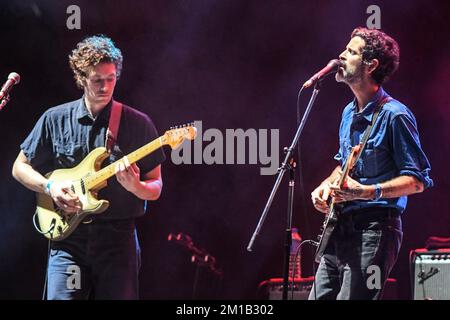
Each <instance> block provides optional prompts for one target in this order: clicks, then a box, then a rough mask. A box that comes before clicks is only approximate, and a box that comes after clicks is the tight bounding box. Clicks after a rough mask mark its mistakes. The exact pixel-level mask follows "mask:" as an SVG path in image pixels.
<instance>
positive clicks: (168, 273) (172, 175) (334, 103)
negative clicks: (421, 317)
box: [0, 0, 450, 299]
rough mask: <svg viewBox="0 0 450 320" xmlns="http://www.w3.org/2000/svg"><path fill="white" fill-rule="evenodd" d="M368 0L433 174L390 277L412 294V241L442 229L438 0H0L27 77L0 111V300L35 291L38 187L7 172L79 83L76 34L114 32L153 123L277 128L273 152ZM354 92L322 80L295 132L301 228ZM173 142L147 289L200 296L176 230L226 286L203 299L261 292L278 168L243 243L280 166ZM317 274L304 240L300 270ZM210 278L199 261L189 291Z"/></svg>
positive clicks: (9, 44)
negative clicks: (218, 157) (73, 58)
mask: <svg viewBox="0 0 450 320" xmlns="http://www.w3.org/2000/svg"><path fill="white" fill-rule="evenodd" d="M70 4H77V5H78V6H80V8H81V30H68V29H67V27H66V19H67V18H68V16H69V15H68V14H67V13H66V8H67V7H68V6H69V5H70ZM371 4H377V5H379V6H380V8H381V27H382V29H383V30H385V31H386V32H387V33H388V34H390V35H392V36H393V37H394V38H396V39H397V40H398V42H399V44H400V47H401V63H400V69H399V71H398V72H397V74H396V75H395V76H394V77H393V78H392V79H391V81H390V82H389V83H387V84H386V86H385V89H386V90H387V91H388V92H389V93H390V94H391V95H393V96H394V97H395V98H397V99H398V100H400V101H402V102H403V103H405V104H406V105H408V106H409V107H410V108H411V110H412V111H413V112H414V114H415V116H416V118H417V120H418V124H419V130H420V134H421V141H422V144H423V147H424V150H425V152H426V153H427V155H428V157H429V160H430V162H431V164H432V172H431V174H432V178H433V179H434V182H435V187H434V188H432V189H430V190H427V191H426V192H425V193H423V194H419V195H415V196H413V197H410V198H409V200H410V201H409V204H408V208H407V211H406V213H405V215H404V220H403V221H404V232H405V236H404V242H403V247H402V250H401V253H400V256H399V259H398V262H397V264H396V266H395V268H394V270H393V272H392V274H391V277H393V278H396V279H397V280H398V283H399V297H400V298H402V299H408V298H409V297H410V284H409V279H410V278H409V269H408V254H409V251H410V250H411V249H415V248H420V247H423V246H424V243H425V240H426V239H427V237H429V236H430V235H437V236H449V237H450V230H449V229H450V228H449V226H450V215H449V214H448V210H447V203H448V202H447V200H448V193H449V191H450V186H449V182H448V178H449V174H448V170H447V165H448V163H449V160H450V157H449V156H450V148H449V143H448V141H449V136H450V127H449V119H450V112H449V111H448V110H447V109H448V107H449V105H448V87H449V78H448V74H449V69H450V55H449V53H450V42H449V41H448V30H449V22H448V21H449V18H448V16H449V13H450V6H449V5H448V2H447V1H237V0H226V1H225V0H223V1H215V0H196V1H194V0H191V1H187V0H185V1H182V0H180V1H167V0H164V1H163V0H161V1H153V0H152V1H132V0H129V1H72V0H71V1H65V0H64V1H29V0H26V1H8V2H6V1H2V2H1V7H0V19H1V20H0V21H1V22H0V26H1V28H0V37H1V44H2V45H1V50H0V61H1V64H0V78H1V79H3V80H2V82H3V81H4V80H6V78H7V76H8V74H9V73H10V72H12V71H16V72H18V73H19V74H20V75H21V77H22V80H21V82H20V84H19V85H17V86H16V87H15V88H14V90H13V92H12V100H11V101H10V102H9V104H8V105H7V106H6V108H5V109H4V110H3V111H2V112H1V113H0V137H1V141H2V143H1V144H2V156H1V157H0V177H1V183H0V238H1V240H0V257H1V258H0V298H3V299H39V298H40V297H41V291H42V286H43V282H44V272H45V264H46V250H47V242H46V241H45V239H44V238H43V237H42V236H40V235H39V234H38V233H37V232H36V231H35V230H34V228H33V226H32V221H31V217H32V214H33V212H34V205H35V204H34V194H33V193H32V192H30V191H28V190H27V189H25V188H24V187H22V186H21V185H20V184H19V183H17V182H16V181H15V180H13V178H12V177H11V167H12V164H13V161H14V159H15V157H16V156H17V154H18V152H19V144H20V143H21V142H22V141H23V140H24V138H25V137H26V136H27V134H28V133H29V131H30V130H31V129H32V127H33V125H34V123H35V122H36V120H37V119H38V117H39V116H40V115H41V114H42V113H43V112H44V111H45V110H46V109H47V108H49V107H51V106H54V105H57V104H60V103H63V102H66V101H70V100H74V99H77V98H78V97H80V95H81V94H82V92H81V91H79V90H78V89H77V88H76V86H75V83H74V81H73V78H72V72H71V70H70V69H69V66H68V58H67V56H68V54H69V53H70V51H71V50H72V49H73V48H74V47H75V44H76V43H77V42H79V41H80V40H82V39H83V38H84V37H85V36H88V35H92V34H98V33H103V34H106V35H108V36H110V37H111V38H112V39H113V40H114V41H115V43H116V45H117V46H118V47H119V48H120V49H121V50H122V53H123V55H124V69H123V74H122V78H121V79H120V81H119V82H118V84H117V87H116V92H115V97H116V98H117V99H118V100H121V101H123V102H125V103H127V104H129V105H132V106H135V107H136V108H137V109H139V110H142V111H143V112H146V113H147V114H149V115H150V116H151V117H152V119H153V120H154V122H155V123H156V125H157V127H158V129H159V131H160V133H163V132H164V131H165V130H167V129H168V128H169V127H171V126H173V125H178V124H182V123H186V122H189V121H193V120H202V121H203V129H204V130H206V129H207V128H218V129H220V130H222V131H223V132H224V131H225V128H231V129H234V128H243V129H245V130H246V129H249V128H255V129H260V128H261V129H262V128H265V129H271V128H277V129H280V149H281V148H282V147H283V146H285V145H288V144H289V143H290V141H291V139H292V136H293V135H294V132H295V129H296V121H295V118H296V95H297V90H298V89H299V86H300V85H301V83H303V81H305V80H306V79H307V78H308V77H309V76H310V75H312V74H313V73H314V72H316V71H317V70H319V69H320V68H321V67H323V66H324V65H325V64H326V63H327V62H328V61H329V60H330V59H332V58H336V57H337V56H338V54H339V53H340V52H341V51H342V50H343V49H344V47H345V45H346V44H347V42H348V41H349V39H350V38H349V35H350V33H351V31H352V30H353V28H354V27H356V26H360V25H365V24H366V20H367V18H368V17H369V14H367V13H366V8H367V7H368V6H369V5H371ZM309 94H310V91H306V92H305V95H304V96H303V99H302V111H303V109H304V107H305V106H306V102H307V97H308V96H309ZM350 99H352V94H351V91H350V90H349V89H348V88H347V87H346V86H345V85H343V84H337V83H336V82H334V80H332V79H329V80H328V81H326V82H325V83H324V86H323V89H322V92H321V94H320V96H319V98H318V99H317V103H316V105H315V109H314V110H313V111H312V113H311V116H310V118H309V121H308V123H307V125H306V127H305V130H304V133H303V136H302V137H301V151H302V152H301V158H300V168H301V172H302V176H303V178H302V179H300V175H299V174H297V175H296V178H297V184H296V197H295V208H294V225H295V226H297V227H298V228H299V229H300V233H301V234H302V236H303V238H311V239H315V236H316V234H317V233H318V231H319V225H320V223H321V222H322V216H321V215H319V214H317V213H316V212H315V211H314V209H313V207H312V205H311V204H310V201H309V198H310V196H309V194H310V192H311V191H312V190H313V189H314V187H315V186H316V185H317V184H318V183H320V181H322V179H323V178H324V177H325V176H326V175H328V174H329V172H330V171H331V170H332V169H333V168H334V166H335V165H336V163H335V162H334V161H333V159H332V157H333V155H334V154H335V153H336V151H337V147H338V141H337V140H338V139H337V131H338V126H339V120H340V115H341V111H342V108H343V106H344V105H345V104H346V103H347V102H348V101H349V100H350ZM206 144H207V143H204V146H205V145H206ZM166 151H167V153H166V154H167V155H168V156H169V158H168V160H167V161H166V162H165V163H164V165H163V179H164V189H163V194H162V196H161V198H160V199H159V200H158V201H157V202H155V203H152V204H151V207H150V213H149V214H147V215H146V216H145V217H143V218H142V219H140V220H139V232H140V240H141V245H142V251H143V255H142V258H143V265H142V270H141V297H142V298H144V299H190V298H192V297H193V296H192V289H193V283H194V275H195V265H194V264H192V263H191V262H190V255H189V253H188V252H187V251H186V250H185V248H183V247H181V246H179V245H177V244H175V243H173V242H168V241H167V236H168V234H169V233H171V232H174V233H178V232H185V233H187V234H189V235H190V236H191V237H192V239H193V240H194V243H195V244H196V245H197V246H199V247H202V248H204V249H205V250H207V251H208V252H210V253H211V254H212V255H214V256H215V258H216V259H217V264H218V266H219V267H220V268H222V269H223V271H224V278H223V281H222V290H220V291H219V292H216V291H214V290H211V291H214V292H213V293H211V294H210V295H209V297H210V298H227V299H253V298H255V297H256V291H257V287H258V284H259V283H260V282H261V281H263V280H266V279H268V278H272V277H279V276H281V273H282V262H283V236H284V228H285V224H286V200H287V181H286V180H285V181H284V183H283V184H282V186H281V188H280V190H279V192H278V194H277V197H276V199H275V201H274V204H273V207H272V209H271V211H270V213H269V215H268V218H267V220H266V222H265V224H264V226H263V228H262V230H261V234H260V236H259V237H258V238H257V241H256V243H255V247H254V251H253V253H249V252H247V251H246V247H247V244H248V241H249V240H250V237H251V235H252V233H253V231H254V229H255V226H256V223H257V221H258V219H259V217H260V214H261V211H262V209H263V207H264V204H265V201H266V199H267V197H268V195H269V193H270V190H271V188H272V185H273V182H274V179H275V176H261V175H260V166H259V165H236V164H235V165H210V166H208V165H204V164H203V165H179V166H175V165H174V164H172V163H171V161H170V151H169V149H166ZM280 157H281V152H280ZM311 274H312V252H311V250H310V249H305V251H304V254H303V275H304V276H309V275H311ZM215 280H216V279H215V278H214V277H213V276H212V275H211V274H209V273H208V272H207V271H205V270H204V269H200V270H199V281H198V291H197V297H199V296H201V292H206V291H207V289H208V288H209V289H214V288H215V285H216V283H215ZM202 290H203V291H202Z"/></svg>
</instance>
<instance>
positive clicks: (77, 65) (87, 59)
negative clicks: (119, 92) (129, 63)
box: [69, 35, 123, 88]
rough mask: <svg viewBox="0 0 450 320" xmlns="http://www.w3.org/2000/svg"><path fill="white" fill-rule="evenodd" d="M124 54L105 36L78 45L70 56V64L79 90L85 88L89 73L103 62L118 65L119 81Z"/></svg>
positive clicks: (86, 39)
mask: <svg viewBox="0 0 450 320" xmlns="http://www.w3.org/2000/svg"><path fill="white" fill-rule="evenodd" d="M122 61H123V57H122V53H121V52H120V49H118V48H117V47H116V46H115V45H114V43H113V41H112V40H111V39H110V38H108V37H106V36H105V35H97V36H92V37H88V38H85V39H84V40H83V41H81V42H79V43H78V44H77V47H76V48H75V49H74V50H72V54H70V55H69V64H70V68H71V69H72V71H73V73H74V74H75V75H74V78H75V81H76V83H77V86H78V87H79V88H83V81H84V80H85V79H86V77H87V76H88V74H89V71H90V70H91V69H92V68H93V67H95V66H96V65H97V64H99V63H101V62H112V63H114V64H115V65H116V77H117V79H119V77H120V73H121V71H122Z"/></svg>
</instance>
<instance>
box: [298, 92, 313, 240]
mask: <svg viewBox="0 0 450 320" xmlns="http://www.w3.org/2000/svg"><path fill="white" fill-rule="evenodd" d="M303 89H304V87H303V86H302V87H301V88H300V90H299V92H298V95H297V126H299V125H300V121H301V119H300V95H301V93H302V91H303ZM301 154H302V153H301V143H300V141H299V142H298V143H297V157H298V164H299V170H297V171H298V176H299V184H300V189H299V191H300V208H302V210H303V213H304V214H303V218H304V221H305V231H306V232H305V235H306V238H312V231H311V223H310V219H309V214H308V212H307V206H306V198H305V184H304V180H303V170H302V168H303V162H302V161H301Z"/></svg>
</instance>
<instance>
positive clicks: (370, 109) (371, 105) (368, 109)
mask: <svg viewBox="0 0 450 320" xmlns="http://www.w3.org/2000/svg"><path fill="white" fill-rule="evenodd" d="M387 95H388V94H387V93H386V91H384V89H383V88H382V87H380V88H379V89H378V91H377V93H376V94H375V95H374V96H373V98H372V100H370V101H369V102H368V103H367V104H366V106H365V107H364V109H363V110H362V111H361V112H358V102H357V101H356V98H354V99H353V102H352V111H353V116H354V117H360V116H363V117H364V118H365V119H366V120H367V121H368V122H372V117H373V114H374V111H375V107H376V106H377V105H378V103H379V102H380V101H381V100H382V99H383V98H384V97H386V96H387Z"/></svg>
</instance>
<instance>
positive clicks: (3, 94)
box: [0, 72, 20, 100]
mask: <svg viewBox="0 0 450 320" xmlns="http://www.w3.org/2000/svg"><path fill="white" fill-rule="evenodd" d="M19 82H20V76H19V75H18V74H17V73H15V72H11V73H10V74H9V76H8V80H7V81H6V82H5V84H4V85H3V87H2V89H1V90H0V100H1V99H4V98H6V99H8V98H7V97H8V93H9V91H10V90H11V88H12V86H13V85H15V84H18V83H19Z"/></svg>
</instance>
